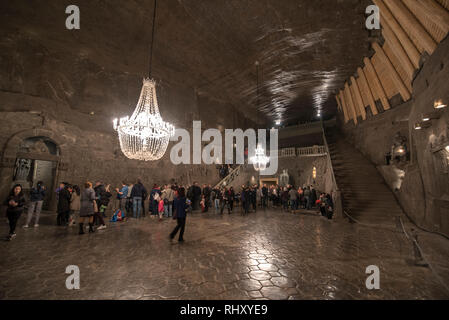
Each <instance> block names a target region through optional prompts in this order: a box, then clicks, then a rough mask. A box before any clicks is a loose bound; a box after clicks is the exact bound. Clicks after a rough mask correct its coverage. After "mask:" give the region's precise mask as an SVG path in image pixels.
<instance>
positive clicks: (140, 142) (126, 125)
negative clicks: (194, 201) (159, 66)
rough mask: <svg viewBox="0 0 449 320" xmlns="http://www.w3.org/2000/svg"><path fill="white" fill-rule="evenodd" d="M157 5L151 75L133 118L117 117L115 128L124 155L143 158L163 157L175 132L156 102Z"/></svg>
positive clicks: (155, 5) (138, 158)
mask: <svg viewBox="0 0 449 320" xmlns="http://www.w3.org/2000/svg"><path fill="white" fill-rule="evenodd" d="M156 8H157V2H156V0H155V1H154V11H153V29H152V38H151V49H150V50H151V51H150V72H149V78H145V79H144V80H143V86H142V91H141V92H140V97H139V101H138V102H137V106H136V109H135V110H134V113H133V114H132V116H131V118H129V117H125V118H121V119H120V120H118V119H115V120H114V130H116V131H117V133H118V136H119V141H120V148H121V150H122V152H123V154H124V155H125V156H126V157H127V158H129V159H134V160H142V161H155V160H159V159H161V158H162V157H163V156H164V154H165V152H166V151H167V147H168V144H169V142H170V138H171V137H172V136H173V135H174V134H175V128H174V126H173V125H171V124H170V123H168V122H165V121H163V120H162V117H161V115H160V113H159V106H158V103H157V96H156V82H155V81H154V80H153V79H151V67H152V60H153V59H152V58H153V42H154V29H155V21H156Z"/></svg>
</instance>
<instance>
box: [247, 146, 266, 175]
mask: <svg viewBox="0 0 449 320" xmlns="http://www.w3.org/2000/svg"><path fill="white" fill-rule="evenodd" d="M251 162H252V163H253V166H254V170H256V171H264V170H265V169H266V168H267V164H268V162H270V158H268V157H267V156H266V155H265V150H264V149H263V148H262V146H261V145H260V144H259V145H258V146H257V149H256V154H255V156H254V157H251Z"/></svg>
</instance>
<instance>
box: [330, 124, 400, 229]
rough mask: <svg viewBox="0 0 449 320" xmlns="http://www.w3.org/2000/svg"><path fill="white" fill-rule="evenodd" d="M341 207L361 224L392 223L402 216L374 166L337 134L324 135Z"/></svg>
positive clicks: (394, 199) (395, 201)
mask: <svg viewBox="0 0 449 320" xmlns="http://www.w3.org/2000/svg"><path fill="white" fill-rule="evenodd" d="M326 138H327V140H328V144H329V151H330V156H331V161H332V166H333V168H334V173H335V178H336V181H337V184H338V187H339V189H340V191H341V194H342V203H343V208H344V210H345V211H346V213H347V214H349V215H350V216H351V217H353V218H354V219H355V220H357V221H358V222H361V223H369V224H389V225H390V224H395V223H396V220H397V217H398V216H400V217H402V218H403V217H404V214H403V211H402V209H401V207H400V206H399V204H398V202H397V200H396V198H395V197H394V195H393V193H392V191H391V190H390V188H389V187H388V186H387V185H386V183H385V181H384V179H383V177H382V176H381V175H380V173H379V172H378V171H377V169H376V167H375V166H374V165H373V164H372V163H371V162H370V161H369V160H368V159H366V158H365V157H364V156H363V155H362V154H361V153H360V152H359V151H358V150H357V149H355V148H354V147H352V146H351V145H350V144H349V143H348V142H346V141H345V139H344V138H343V137H342V136H341V135H340V134H338V133H336V132H333V131H330V132H327V133H326Z"/></svg>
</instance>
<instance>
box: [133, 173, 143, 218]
mask: <svg viewBox="0 0 449 320" xmlns="http://www.w3.org/2000/svg"><path fill="white" fill-rule="evenodd" d="M146 194H147V190H146V189H145V187H144V186H143V184H142V181H141V180H140V179H137V183H136V184H135V185H134V186H133V189H132V191H131V198H132V199H133V217H134V218H140V214H141V213H142V201H143V199H144V198H143V197H144V195H146Z"/></svg>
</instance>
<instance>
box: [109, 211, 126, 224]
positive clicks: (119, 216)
mask: <svg viewBox="0 0 449 320" xmlns="http://www.w3.org/2000/svg"><path fill="white" fill-rule="evenodd" d="M123 220H125V213H124V212H123V211H122V210H120V209H118V210H117V211H115V213H114V215H113V216H112V218H111V221H110V222H118V221H123Z"/></svg>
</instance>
